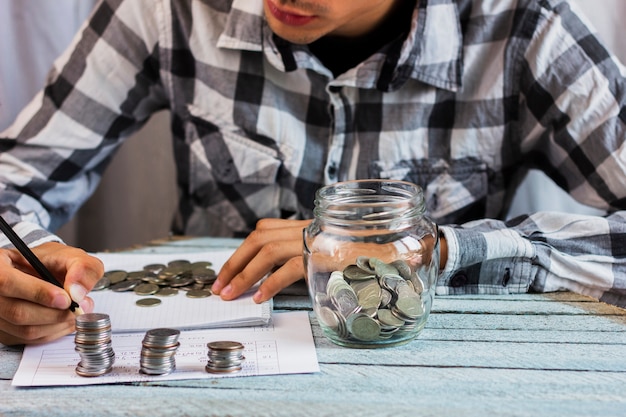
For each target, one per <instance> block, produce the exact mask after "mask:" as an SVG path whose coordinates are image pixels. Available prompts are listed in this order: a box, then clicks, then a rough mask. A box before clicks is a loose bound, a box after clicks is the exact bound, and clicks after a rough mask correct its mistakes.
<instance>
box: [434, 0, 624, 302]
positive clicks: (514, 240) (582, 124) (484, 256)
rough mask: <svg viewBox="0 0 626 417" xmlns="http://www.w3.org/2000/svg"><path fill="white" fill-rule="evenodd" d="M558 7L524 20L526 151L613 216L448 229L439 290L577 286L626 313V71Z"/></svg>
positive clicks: (522, 124)
mask: <svg viewBox="0 0 626 417" xmlns="http://www.w3.org/2000/svg"><path fill="white" fill-rule="evenodd" d="M545 4H548V3H547V2H546V3H545ZM550 4H553V6H550V8H547V6H544V8H542V9H541V10H540V11H539V12H536V14H533V15H529V16H526V17H525V19H520V20H524V22H525V25H531V24H532V25H533V27H530V26H527V27H526V28H525V29H528V30H532V32H527V33H533V35H532V37H530V38H529V39H528V42H526V43H525V44H524V46H523V49H521V50H520V54H519V55H520V56H521V57H523V58H522V59H520V60H519V63H518V65H517V67H518V74H519V77H520V83H519V85H520V92H519V103H518V106H519V111H518V114H519V122H518V125H519V152H520V153H521V154H522V155H524V159H525V162H526V163H527V165H528V166H532V167H535V168H539V169H541V170H543V171H544V172H545V173H546V174H547V175H548V176H549V177H551V178H552V179H553V180H554V181H555V182H556V183H557V184H558V185H559V186H561V187H562V188H563V189H565V190H566V191H568V192H569V193H570V194H571V195H572V196H573V197H574V198H576V199H577V200H578V201H580V202H582V203H584V204H587V205H590V206H593V207H596V208H600V209H602V210H605V211H606V212H607V213H608V214H607V215H606V216H605V217H599V216H586V215H578V214H570V213H560V212H559V213H557V212H539V213H534V214H528V215H523V216H519V217H517V218H515V219H511V220H508V221H499V220H480V221H475V222H471V223H467V224H463V225H453V226H447V227H446V226H444V227H441V230H442V232H443V234H444V236H445V238H446V241H447V244H448V263H447V265H446V267H445V269H444V270H443V271H441V273H440V277H439V280H438V283H437V292H438V293H439V294H460V293H485V294H494V293H496V294H497V293H512V292H525V291H528V290H533V291H540V292H544V291H545V292H547V291H558V290H570V291H574V292H577V293H580V294H584V295H589V296H592V297H594V298H597V299H600V300H602V301H605V302H608V303H610V304H614V305H617V306H620V307H626V249H625V247H626V245H625V243H626V221H625V220H626V212H625V211H624V210H626V145H625V143H624V138H625V137H626V130H625V124H624V121H625V120H626V118H625V115H626V80H625V79H624V76H623V74H625V73H626V71H624V69H623V67H622V66H621V64H620V63H619V62H618V61H617V60H616V59H615V58H614V57H613V56H611V54H610V53H609V52H608V51H607V49H606V48H605V47H604V46H603V45H602V44H601V43H600V42H599V40H598V39H597V38H596V37H595V36H593V35H592V34H591V33H590V31H589V29H588V28H587V27H586V26H585V25H584V24H583V23H582V21H581V19H580V18H579V17H578V16H577V15H576V14H575V13H574V12H573V11H572V10H571V9H570V6H569V5H568V3H567V2H560V3H557V2H552V3H550ZM512 42H513V41H512Z"/></svg>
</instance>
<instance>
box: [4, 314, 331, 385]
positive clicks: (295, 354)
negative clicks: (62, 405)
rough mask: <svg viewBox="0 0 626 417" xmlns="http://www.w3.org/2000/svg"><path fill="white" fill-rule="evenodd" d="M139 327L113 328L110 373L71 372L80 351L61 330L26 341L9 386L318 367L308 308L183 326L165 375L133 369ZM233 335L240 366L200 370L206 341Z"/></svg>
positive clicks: (306, 370)
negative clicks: (214, 325) (240, 349)
mask: <svg viewBox="0 0 626 417" xmlns="http://www.w3.org/2000/svg"><path fill="white" fill-rule="evenodd" d="M143 337H144V333H116V334H113V335H112V339H111V340H112V346H113V350H114V351H115V354H116V359H115V364H114V366H113V369H112V371H111V372H110V373H108V374H105V375H102V376H99V377H91V378H90V377H81V376H78V375H77V374H76V372H75V369H76V365H77V364H78V362H80V356H79V355H78V353H76V352H75V350H74V347H75V343H74V336H65V337H63V338H61V339H59V340H57V341H55V342H52V343H47V344H44V345H33V346H26V348H25V349H24V354H23V355H22V361H21V362H20V366H19V368H18V370H17V372H16V374H15V376H14V378H13V382H12V385H13V386H59V385H63V386H65V385H94V384H112V383H123V382H142V381H165V380H177V379H203V378H222V377H235V376H252V375H276V374H295V373H312V372H319V364H318V362H317V355H316V353H315V345H314V342H313V335H312V333H311V326H310V323H309V318H308V313H307V312H305V311H295V312H285V313H275V314H274V315H273V317H272V322H271V324H269V325H267V326H258V327H241V328H236V329H205V330H188V331H183V332H181V334H180V338H179V342H180V347H179V348H178V350H177V352H176V356H175V358H176V370H175V371H174V372H173V373H171V374H168V375H160V376H153V375H144V374H142V373H140V372H139V359H140V356H141V341H142V340H143ZM218 340H233V341H237V342H240V343H242V344H243V345H244V347H245V349H244V356H245V358H246V359H245V360H244V362H243V369H242V370H241V371H239V372H237V373H233V374H211V373H208V372H206V370H205V366H206V364H207V360H208V356H207V353H208V348H207V343H208V342H213V341H218Z"/></svg>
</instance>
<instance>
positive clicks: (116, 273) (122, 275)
mask: <svg viewBox="0 0 626 417" xmlns="http://www.w3.org/2000/svg"><path fill="white" fill-rule="evenodd" d="M104 276H105V277H107V278H109V281H111V284H117V283H118V282H122V281H124V280H125V279H126V277H127V276H128V272H126V271H122V270H113V271H107V272H105V273H104Z"/></svg>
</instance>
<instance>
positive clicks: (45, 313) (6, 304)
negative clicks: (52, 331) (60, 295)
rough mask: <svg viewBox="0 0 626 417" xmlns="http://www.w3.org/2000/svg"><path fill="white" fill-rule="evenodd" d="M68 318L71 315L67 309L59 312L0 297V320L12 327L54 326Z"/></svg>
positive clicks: (39, 305) (54, 309)
mask: <svg viewBox="0 0 626 417" xmlns="http://www.w3.org/2000/svg"><path fill="white" fill-rule="evenodd" d="M68 305H69V304H68ZM68 317H73V315H72V314H71V313H70V312H69V311H68V310H67V309H63V310H59V309H56V308H49V307H45V306H43V305H41V304H38V303H34V302H30V301H24V300H19V299H15V298H8V297H0V320H2V321H4V322H6V323H10V324H12V325H14V326H33V325H48V324H56V323H59V322H63V321H65V320H67V319H68Z"/></svg>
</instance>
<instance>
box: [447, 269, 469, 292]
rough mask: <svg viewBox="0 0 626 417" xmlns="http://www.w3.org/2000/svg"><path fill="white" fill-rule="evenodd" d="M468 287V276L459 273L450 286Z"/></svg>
mask: <svg viewBox="0 0 626 417" xmlns="http://www.w3.org/2000/svg"><path fill="white" fill-rule="evenodd" d="M464 285H467V275H465V273H464V272H459V273H458V274H456V275H455V276H453V277H452V279H451V280H450V286H451V287H453V288H459V287H462V286H464Z"/></svg>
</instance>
